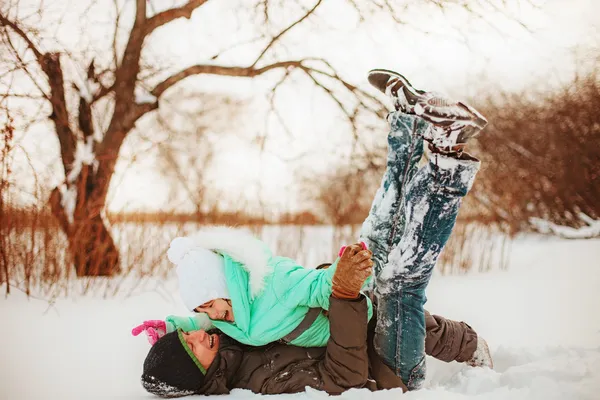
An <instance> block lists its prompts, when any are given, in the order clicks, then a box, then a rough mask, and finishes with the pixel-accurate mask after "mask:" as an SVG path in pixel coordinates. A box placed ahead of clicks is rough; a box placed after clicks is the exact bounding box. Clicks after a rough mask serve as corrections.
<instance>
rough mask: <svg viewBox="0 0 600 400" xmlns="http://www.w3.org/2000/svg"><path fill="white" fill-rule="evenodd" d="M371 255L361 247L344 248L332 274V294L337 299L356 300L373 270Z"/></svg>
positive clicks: (357, 245)
mask: <svg viewBox="0 0 600 400" xmlns="http://www.w3.org/2000/svg"><path fill="white" fill-rule="evenodd" d="M372 255H373V253H372V252H371V251H370V250H363V247H362V245H360V244H353V245H351V246H348V247H346V249H345V250H344V252H343V253H342V256H341V258H340V261H339V262H338V265H337V269H336V270H335V273H334V274H333V280H332V289H333V290H332V294H333V297H335V298H337V299H356V298H358V295H359V294H360V289H361V288H362V285H363V284H364V283H365V281H366V280H367V278H368V277H369V276H371V273H372V270H373V260H371V256H372Z"/></svg>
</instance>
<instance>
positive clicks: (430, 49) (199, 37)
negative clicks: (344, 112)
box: [20, 0, 600, 210]
mask: <svg viewBox="0 0 600 400" xmlns="http://www.w3.org/2000/svg"><path fill="white" fill-rule="evenodd" d="M152 3H153V4H154V5H155V7H158V5H159V4H163V5H164V4H165V3H168V2H164V3H160V2H158V1H156V0H155V1H153V2H152ZM507 3H508V5H509V9H508V11H507V13H508V14H510V15H511V16H512V17H514V18H506V17H504V16H501V15H499V14H498V13H497V12H494V11H490V10H488V11H486V12H485V13H484V15H485V19H481V18H479V19H477V18H475V19H474V18H473V16H472V15H467V14H466V13H465V12H464V11H463V10H450V11H448V12H447V13H445V14H442V13H440V12H439V11H437V9H435V8H427V7H424V8H418V9H413V10H412V11H411V10H409V12H407V13H406V18H405V19H406V21H407V24H406V25H402V26H399V25H397V24H396V23H395V22H394V21H393V20H392V19H391V18H389V16H387V15H385V13H380V14H376V15H375V16H374V17H373V18H372V19H371V20H368V21H367V22H365V23H363V24H358V20H357V16H356V13H354V12H353V11H352V10H351V9H350V8H349V7H345V6H343V1H342V0H330V1H327V2H325V3H324V4H323V5H322V6H321V7H320V8H319V10H318V11H317V13H316V14H315V16H314V17H313V18H312V19H311V20H310V21H308V22H307V24H306V25H304V26H299V27H298V28H297V29H295V30H292V31H290V32H289V33H288V34H286V36H285V38H284V40H283V41H282V42H283V43H284V46H281V47H278V48H277V49H276V50H277V52H278V53H279V54H281V58H295V57H300V56H308V57H323V58H325V59H327V60H328V61H329V62H330V63H331V64H332V65H334V66H335V67H336V69H337V70H338V71H339V72H340V74H341V75H342V76H343V77H344V78H345V79H347V80H348V81H350V82H352V83H354V84H356V85H358V86H359V87H361V88H363V89H365V90H370V92H371V93H375V91H373V90H371V89H370V88H369V87H368V83H367V81H366V74H367V72H368V71H369V70H370V69H372V68H389V69H396V70H398V71H399V72H401V73H403V74H404V75H405V76H407V77H408V78H409V79H410V80H411V82H412V83H413V84H414V85H415V86H416V87H419V88H422V89H426V90H435V91H439V92H444V93H448V94H450V95H451V96H453V97H457V98H469V99H476V98H477V96H478V95H480V94H486V95H487V93H490V92H494V91H499V90H508V91H522V90H527V89H528V88H531V90H540V89H543V90H549V89H551V88H552V87H556V86H558V85H560V84H561V83H564V82H567V81H568V80H569V79H570V78H571V77H572V76H573V74H574V73H575V71H576V65H578V64H581V63H582V62H585V60H587V59H589V58H590V57H593V56H595V57H598V54H599V38H600V34H599V32H598V27H599V26H600V12H598V11H599V10H598V8H599V6H598V5H595V4H594V1H593V0H571V1H567V0H548V1H537V2H532V3H529V2H517V1H513V2H507ZM169 4H170V3H169ZM236 4H237V3H236V2H235V1H233V0H224V1H221V2H218V3H217V2H208V3H207V4H206V5H205V6H203V7H202V8H201V9H200V10H198V11H197V12H196V13H194V14H193V16H192V18H191V19H190V20H178V21H176V22H174V23H172V24H170V25H169V26H168V27H165V28H161V30H160V31H158V32H156V33H155V34H154V35H153V36H152V37H151V38H150V39H149V40H148V43H147V47H146V50H145V51H147V53H146V54H147V55H148V59H151V60H153V61H156V62H158V63H164V64H165V65H170V66H171V67H172V68H174V70H177V69H179V68H183V67H185V66H189V65H193V64H196V63H207V62H211V61H210V60H209V58H210V56H212V55H213V54H215V53H217V52H219V50H220V49H222V48H226V47H229V46H231V45H232V44H235V43H239V42H242V41H247V38H248V37H252V36H253V34H254V33H255V31H254V30H253V29H254V28H251V27H250V26H247V25H245V24H244V22H245V21H246V19H245V18H246V16H244V15H240V14H239V10H238V11H235V10H236V9H235V6H236ZM517 4H520V6H517ZM84 5H85V2H74V1H65V2H61V3H53V4H52V7H54V8H53V12H52V13H51V14H52V15H62V16H63V18H64V20H65V22H66V23H64V24H63V25H61V27H60V28H59V29H58V30H57V31H56V36H57V37H58V40H59V41H60V42H61V43H62V44H63V45H64V46H65V47H67V48H72V49H77V48H82V47H85V44H86V43H94V41H96V42H97V43H99V42H102V43H106V41H107V38H109V37H110V32H109V30H108V28H107V21H111V18H112V17H111V15H112V13H113V11H112V2H99V5H98V6H96V7H95V8H94V9H93V10H92V11H93V17H92V21H95V23H92V24H89V23H88V25H86V26H85V32H86V35H84V36H82V35H80V34H76V33H75V32H77V31H78V29H79V27H80V22H79V15H80V12H81V7H84ZM288 14H291V13H288V12H287V10H284V11H283V12H282V14H281V19H282V24H283V23H285V22H286V18H288V19H289V18H290V17H293V15H292V16H290V15H288ZM295 15H297V14H295ZM127 17H128V14H127V13H125V14H124V16H123V18H124V19H125V20H126V19H127ZM403 17H404V14H403ZM294 18H296V17H294ZM515 19H518V20H519V21H522V22H523V24H525V25H526V26H527V28H523V27H522V26H521V25H520V24H519V23H517V22H516V21H515ZM45 23H47V24H48V25H51V19H48V20H47V21H46V22H45ZM78 24H79V25H78ZM282 26H283V25H282ZM126 29H127V28H126V27H123V32H124V33H126ZM225 32H226V33H227V34H224V33H225ZM425 32H428V33H425ZM47 46H52V44H47ZM262 46H264V43H258V44H252V43H251V44H248V45H245V46H241V47H236V48H234V49H233V50H231V51H229V52H226V53H225V54H224V55H223V57H222V61H221V62H222V63H224V64H231V65H235V64H242V65H244V64H249V63H251V61H252V60H253V59H254V58H255V57H256V54H257V50H258V49H259V48H260V47H262ZM96 56H97V57H102V56H103V55H102V54H98V55H96ZM71 67H72V68H75V69H77V68H79V70H81V71H82V70H83V69H82V67H81V66H76V65H73V66H71ZM278 76H279V75H277V74H276V73H274V74H267V75H265V76H262V77H260V78H257V79H252V80H249V79H243V78H221V77H216V78H215V77H196V78H192V79H188V80H186V81H185V83H182V84H181V85H184V86H185V88H186V90H192V91H193V90H198V91H201V92H205V93H207V92H208V93H211V92H212V93H226V94H228V95H231V96H235V97H236V98H239V99H242V100H243V101H245V103H246V104H248V106H247V107H245V108H244V109H241V110H236V109H233V110H231V113H232V116H231V118H232V120H234V119H235V120H236V122H235V123H234V122H232V123H231V126H229V127H227V128H224V127H223V126H222V124H221V125H219V126H218V127H216V126H215V129H213V132H212V134H213V136H214V137H215V138H217V140H216V141H215V145H216V150H217V153H216V156H215V163H214V168H212V169H211V170H210V172H209V173H208V175H209V178H208V179H209V181H210V182H211V183H212V184H213V185H214V186H215V187H216V188H217V190H218V191H220V192H221V193H223V194H222V195H220V196H219V204H221V205H222V206H224V207H235V205H236V204H237V202H238V201H239V198H240V197H246V198H249V199H250V201H251V202H253V201H256V199H257V198H258V197H261V198H262V200H263V201H264V203H265V204H267V205H269V206H271V207H274V208H279V209H284V208H291V209H298V208H301V207H302V204H301V203H300V201H299V200H298V194H299V192H298V187H297V185H296V182H297V181H298V176H299V172H298V171H301V173H304V174H306V173H307V171H314V174H315V178H316V179H321V178H319V174H322V173H326V172H327V171H328V170H330V169H331V168H332V165H333V164H334V163H336V162H339V160H345V159H348V158H349V157H350V156H351V153H352V147H351V146H349V145H348V130H347V127H345V126H344V125H343V123H342V122H341V120H340V118H339V114H337V111H336V109H335V106H334V105H333V104H332V102H331V101H330V100H327V99H326V98H324V96H323V95H322V93H321V92H320V89H318V88H315V87H312V86H311V85H308V84H307V82H306V80H301V79H296V80H294V81H293V82H292V83H291V84H288V85H286V86H284V87H282V88H281V91H280V92H279V93H278V96H277V99H276V102H277V104H278V106H279V110H280V112H281V114H282V116H283V117H284V119H285V120H286V121H287V125H288V127H290V129H291V131H290V132H285V131H284V129H283V128H282V126H281V125H279V124H276V123H273V121H272V120H270V122H269V124H268V127H269V129H270V130H269V135H268V137H267V140H266V142H265V146H264V148H263V151H260V149H258V148H257V146H255V145H253V144H252V143H253V140H254V138H255V136H256V135H257V134H264V131H265V129H264V128H265V126H266V125H265V117H264V115H265V110H266V101H265V98H266V96H267V93H268V91H269V89H270V87H271V86H272V85H273V84H274V82H276V80H277V78H278ZM382 99H384V98H383V97H382ZM384 100H385V99H384ZM199 106H200V107H202V105H201V104H200V105H199ZM142 125H143V124H142ZM138 127H140V126H138ZM151 128H152V127H150V126H147V125H143V126H141V129H138V132H136V133H135V134H133V135H131V137H130V138H128V140H127V141H126V143H125V145H124V147H123V150H122V156H123V157H122V159H121V162H119V163H118V164H117V169H116V174H115V177H114V178H113V182H112V184H111V190H110V193H109V209H111V210H120V209H125V210H138V209H162V208H165V207H170V208H173V207H175V208H178V207H183V208H185V207H186V203H187V198H186V194H185V193H183V192H181V193H180V194H178V195H176V199H175V200H173V199H172V198H171V197H170V196H169V191H168V190H167V184H166V182H165V181H164V179H162V178H161V175H160V174H159V173H158V172H157V170H156V168H157V162H156V151H155V150H156V146H155V143H152V142H148V141H144V140H141V139H140V134H139V131H140V130H146V129H151ZM49 129H51V127H50V126H49V125H48V124H41V125H37V126H34V127H33V128H32V129H30V131H29V132H27V134H26V135H22V136H20V144H21V145H22V146H23V147H24V148H25V149H26V150H27V152H28V153H29V154H30V156H33V157H32V158H34V160H35V161H34V166H35V168H36V169H37V170H38V171H42V172H41V173H42V174H43V173H44V171H46V170H49V171H51V172H50V176H48V177H47V178H48V180H49V181H57V182H58V181H60V180H61V179H62V177H61V173H60V170H59V169H58V168H56V165H58V158H57V157H58V147H57V142H56V139H55V138H53V137H52V134H51V132H49ZM365 135H376V137H375V138H374V140H375V141H376V142H379V143H381V142H382V141H384V140H385V132H381V133H378V132H366V133H365ZM382 157H383V155H382ZM298 159H299V160H298ZM22 161H23V160H22V159H21V162H22ZM132 161H135V162H132ZM48 165H50V166H51V168H49V169H48V168H47V166H48ZM21 170H22V171H26V170H27V168H26V167H22V168H21ZM308 173H310V172H308ZM190 176H191V174H190ZM167 203H168V204H167ZM188 205H189V204H188Z"/></svg>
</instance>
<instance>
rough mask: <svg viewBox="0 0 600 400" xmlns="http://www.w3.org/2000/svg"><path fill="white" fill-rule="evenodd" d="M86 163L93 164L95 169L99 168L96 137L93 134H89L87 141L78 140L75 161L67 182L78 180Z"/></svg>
mask: <svg viewBox="0 0 600 400" xmlns="http://www.w3.org/2000/svg"><path fill="white" fill-rule="evenodd" d="M84 165H92V166H93V167H94V170H97V169H98V160H96V155H95V154H94V138H93V137H91V136H88V137H87V138H86V140H85V142H84V141H82V140H79V141H77V148H76V149H75V161H73V167H72V168H71V172H69V174H68V175H67V183H73V182H75V181H76V180H77V177H78V176H79V174H80V173H81V169H82V168H83V166H84Z"/></svg>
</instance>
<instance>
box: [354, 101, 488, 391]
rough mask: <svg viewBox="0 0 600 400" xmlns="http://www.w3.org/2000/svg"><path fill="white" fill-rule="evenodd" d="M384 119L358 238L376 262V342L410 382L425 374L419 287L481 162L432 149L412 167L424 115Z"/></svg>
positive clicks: (417, 384) (421, 288)
mask: <svg viewBox="0 0 600 400" xmlns="http://www.w3.org/2000/svg"><path fill="white" fill-rule="evenodd" d="M388 121H389V122H390V133H389V135H388V156H387V166H386V171H385V173H384V175H383V179H382V181H381V186H380V188H379V190H378V191H377V194H376V195H375V199H374V200H373V204H372V206H371V211H370V213H369V216H368V217H367V219H366V220H365V222H364V223H363V226H362V230H361V239H362V240H363V241H365V242H366V243H367V245H368V246H369V249H371V251H372V252H373V260H374V262H375V279H374V285H375V286H374V295H375V297H376V298H377V302H378V310H377V327H376V330H375V338H374V342H375V348H376V350H377V352H378V353H379V355H380V357H382V359H383V360H384V362H385V363H386V364H387V365H388V366H390V367H391V368H392V369H393V370H394V371H395V373H396V375H398V376H400V377H401V378H402V380H403V382H404V383H405V384H406V385H407V387H408V388H409V390H413V389H417V388H419V387H420V386H421V385H422V383H423V381H424V378H425V311H424V309H423V306H424V305H425V302H426V301H427V298H426V296H425V288H426V287H427V284H428V283H429V279H430V278H431V274H432V272H433V267H434V266H435V263H436V261H437V258H438V256H439V254H440V252H441V251H442V249H443V248H444V245H445V244H446V242H447V241H448V237H449V236H450V233H451V232H452V228H453V227H454V223H455V221H456V216H457V215H458V210H459V207H460V203H461V200H462V198H463V197H464V196H465V195H466V194H467V192H468V191H469V189H470V187H471V185H472V184H473V180H474V179H475V175H476V173H477V171H478V169H479V165H480V163H479V161H476V160H472V159H468V160H462V159H461V160H459V159H456V158H452V157H446V156H441V155H436V154H434V155H432V156H431V158H430V160H429V161H428V162H427V163H426V164H425V165H424V166H423V167H422V168H420V169H419V168H418V163H419V161H420V159H421V157H422V155H423V139H422V137H423V133H424V132H425V130H426V129H428V127H429V123H428V122H426V121H424V120H422V119H421V118H419V117H417V116H413V115H407V114H403V113H401V112H398V111H396V112H392V113H390V115H389V116H388Z"/></svg>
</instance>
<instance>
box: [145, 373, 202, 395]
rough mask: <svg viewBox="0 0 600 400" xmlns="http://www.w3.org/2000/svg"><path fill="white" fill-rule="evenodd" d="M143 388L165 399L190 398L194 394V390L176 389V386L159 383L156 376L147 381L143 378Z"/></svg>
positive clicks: (148, 378)
mask: <svg viewBox="0 0 600 400" xmlns="http://www.w3.org/2000/svg"><path fill="white" fill-rule="evenodd" d="M142 386H143V387H144V389H146V390H147V391H148V392H150V393H152V394H155V395H157V396H160V397H165V398H174V397H181V396H190V395H192V394H194V391H193V390H182V389H179V388H176V387H175V386H171V385H169V384H167V383H165V382H162V381H159V380H158V379H156V378H155V377H154V376H149V377H147V378H146V379H144V378H142Z"/></svg>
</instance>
